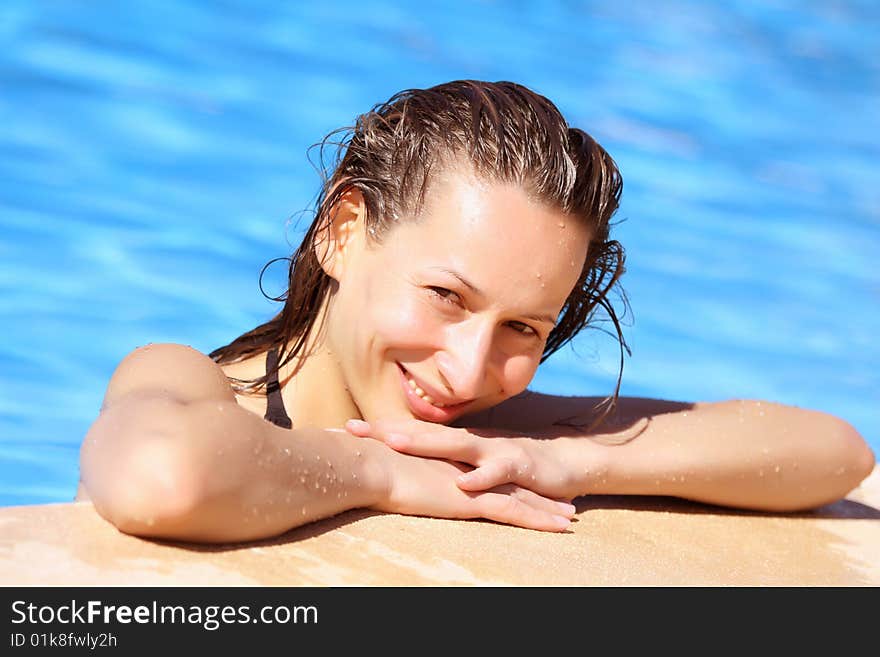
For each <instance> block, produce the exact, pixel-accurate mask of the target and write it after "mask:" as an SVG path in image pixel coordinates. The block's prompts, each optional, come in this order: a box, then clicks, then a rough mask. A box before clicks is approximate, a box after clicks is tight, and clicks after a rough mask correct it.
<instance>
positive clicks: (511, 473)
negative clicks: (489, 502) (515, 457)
mask: <svg viewBox="0 0 880 657" xmlns="http://www.w3.org/2000/svg"><path fill="white" fill-rule="evenodd" d="M516 478H517V470H516V464H515V463H514V462H513V461H511V460H509V459H494V460H492V461H490V462H488V463H485V464H483V465H481V466H480V467H478V468H475V469H473V470H471V471H470V472H465V473H462V474H460V475H459V476H458V477H456V483H457V484H458V487H459V488H461V489H462V490H469V491H480V490H490V489H492V488H495V487H496V486H500V485H501V484H507V483H510V482H516Z"/></svg>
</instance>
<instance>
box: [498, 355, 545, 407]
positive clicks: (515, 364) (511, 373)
mask: <svg viewBox="0 0 880 657" xmlns="http://www.w3.org/2000/svg"><path fill="white" fill-rule="evenodd" d="M540 362H541V357H540V354H539V355H537V356H526V355H520V356H514V357H512V358H508V359H507V360H506V361H505V363H504V368H503V373H504V374H503V377H504V391H505V393H507V394H508V395H509V396H511V397H512V396H514V395H518V394H519V393H521V392H522V391H523V390H525V389H526V388H527V387H528V386H529V383H531V382H532V378H534V376H535V372H536V371H537V369H538V365H539V364H540Z"/></svg>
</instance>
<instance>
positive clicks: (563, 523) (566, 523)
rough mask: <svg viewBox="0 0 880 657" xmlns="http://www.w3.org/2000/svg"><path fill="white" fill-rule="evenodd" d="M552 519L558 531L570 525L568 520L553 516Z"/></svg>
mask: <svg viewBox="0 0 880 657" xmlns="http://www.w3.org/2000/svg"><path fill="white" fill-rule="evenodd" d="M553 519H554V520H555V521H556V524H557V525H558V526H559V529H565V528H566V527H568V526H569V525H570V524H571V520H570V519H569V518H563V517H562V516H557V515H554V516H553Z"/></svg>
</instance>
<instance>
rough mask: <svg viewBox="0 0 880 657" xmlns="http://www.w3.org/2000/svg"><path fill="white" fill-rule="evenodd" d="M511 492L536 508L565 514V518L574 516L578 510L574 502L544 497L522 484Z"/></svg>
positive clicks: (559, 514)
mask: <svg viewBox="0 0 880 657" xmlns="http://www.w3.org/2000/svg"><path fill="white" fill-rule="evenodd" d="M510 494H511V495H514V496H515V497H516V498H517V499H519V500H521V501H523V502H525V503H526V504H529V505H531V506H533V507H535V508H536V509H539V510H541V511H546V512H547V513H552V514H555V515H558V516H563V517H565V518H572V517H574V514H575V512H576V511H577V508H576V507H575V506H574V504H570V503H568V502H562V501H559V500H556V499H553V498H550V497H544V496H543V495H539V494H538V493H536V492H535V491H533V490H529V489H528V488H523V487H522V486H516V487H515V490H514V491H513V492H512V493H510Z"/></svg>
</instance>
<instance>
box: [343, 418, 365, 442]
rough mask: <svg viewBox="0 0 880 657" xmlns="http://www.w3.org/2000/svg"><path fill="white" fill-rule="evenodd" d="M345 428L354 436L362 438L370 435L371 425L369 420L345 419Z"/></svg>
mask: <svg viewBox="0 0 880 657" xmlns="http://www.w3.org/2000/svg"><path fill="white" fill-rule="evenodd" d="M345 429H346V431H348V432H349V433H352V434H354V435H355V436H361V437H363V438H367V437H372V436H371V435H370V431H371V427H370V423H369V422H364V421H363V420H355V419H351V420H347V421H346V423H345Z"/></svg>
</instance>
